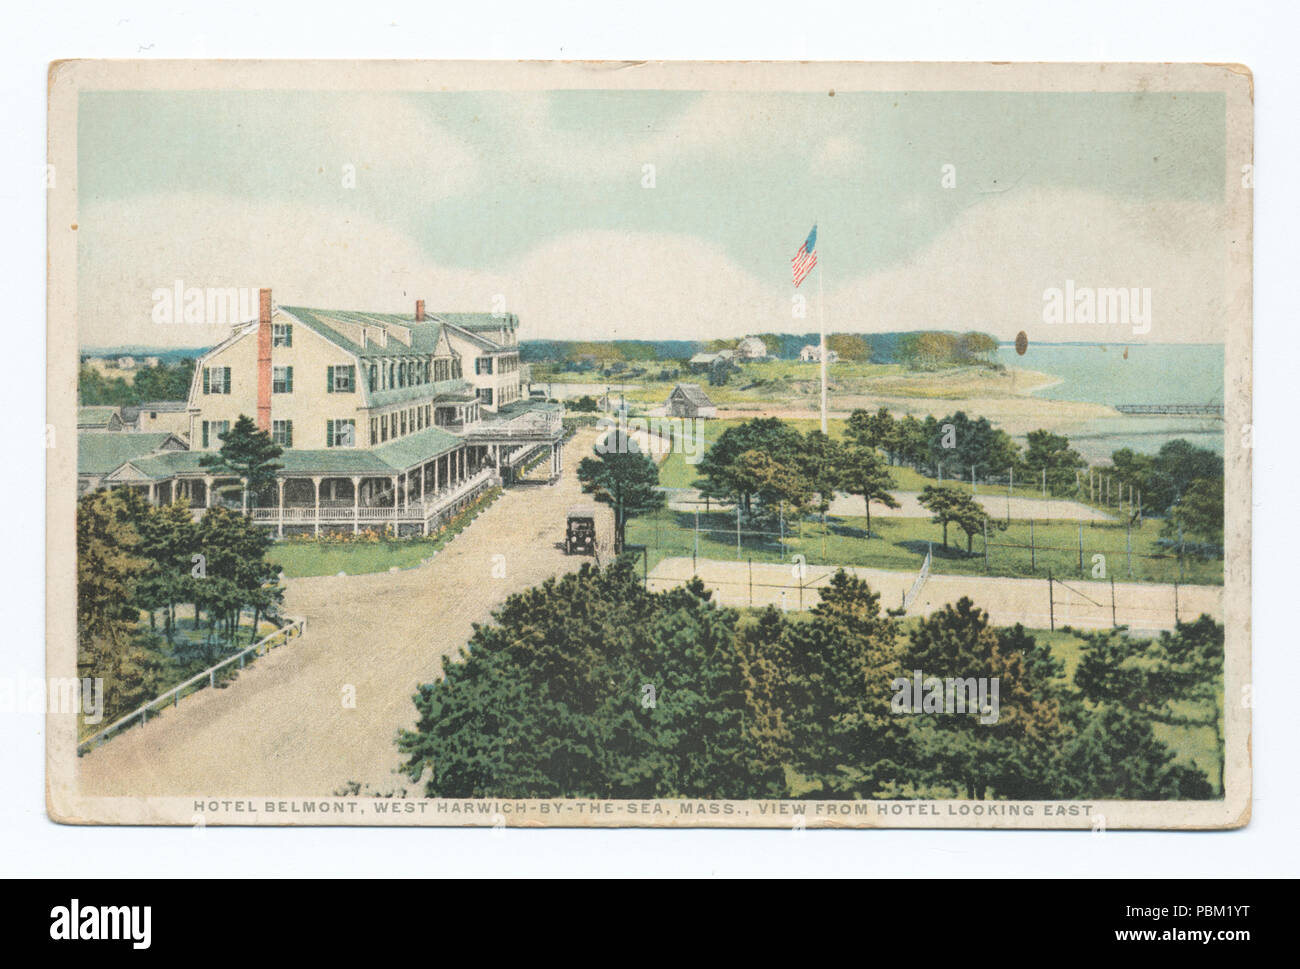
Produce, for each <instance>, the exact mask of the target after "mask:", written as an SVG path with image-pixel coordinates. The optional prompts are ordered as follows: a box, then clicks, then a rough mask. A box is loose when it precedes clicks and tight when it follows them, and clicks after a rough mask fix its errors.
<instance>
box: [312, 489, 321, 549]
mask: <svg viewBox="0 0 1300 969" xmlns="http://www.w3.org/2000/svg"><path fill="white" fill-rule="evenodd" d="M311 487H312V491H313V492H314V493H315V495H316V518H315V520H314V521H313V523H312V533H313V534H314V535H315V537H316V538H320V478H319V477H318V476H316V475H312V479H311Z"/></svg>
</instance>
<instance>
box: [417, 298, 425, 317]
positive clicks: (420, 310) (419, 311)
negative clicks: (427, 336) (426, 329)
mask: <svg viewBox="0 0 1300 969" xmlns="http://www.w3.org/2000/svg"><path fill="white" fill-rule="evenodd" d="M415 322H417V323H423V322H424V300H422V299H417V300H416V301H415Z"/></svg>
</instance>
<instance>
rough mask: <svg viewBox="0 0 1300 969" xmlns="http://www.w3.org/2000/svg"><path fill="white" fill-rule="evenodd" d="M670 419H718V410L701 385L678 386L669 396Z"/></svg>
mask: <svg viewBox="0 0 1300 969" xmlns="http://www.w3.org/2000/svg"><path fill="white" fill-rule="evenodd" d="M667 409H668V416H669V417H691V418H695V417H717V416H718V408H717V406H716V405H715V404H714V403H713V401H711V400H709V395H708V394H706V393H705V392H704V388H702V387H701V386H700V385H699V384H678V385H677V386H676V387H674V388H673V392H672V393H671V394H669V395H668V403H667Z"/></svg>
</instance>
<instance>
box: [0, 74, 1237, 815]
mask: <svg viewBox="0 0 1300 969" xmlns="http://www.w3.org/2000/svg"><path fill="white" fill-rule="evenodd" d="M1252 119H1253V91H1252V79H1251V75H1250V72H1249V71H1248V70H1247V69H1245V68H1243V67H1240V66H1236V65H1213V64H1181V65H1179V64H1175V65H1168V64H853V63H744V64H742V63H610V62H599V63H541V62H532V63H528V62H525V63H486V62H485V63H471V62H448V63H421V62H355V63H351V62H273V61H271V62H251V61H250V62H239V61H227V62H217V61H192V62H183V61H152V62H137V61H66V62H58V63H55V64H53V65H52V66H51V68H50V75H49V167H48V171H47V178H46V180H47V183H48V186H47V187H48V211H49V223H48V229H49V233H48V236H49V238H48V244H49V315H48V321H47V326H48V361H49V378H48V379H49V383H48V418H47V420H48V425H47V428H46V437H47V455H48V505H47V516H48V620H47V622H48V640H47V653H48V677H47V680H46V682H44V683H35V684H31V685H30V686H31V689H30V690H26V691H25V692H26V694H27V696H26V697H25V699H26V700H27V701H30V702H33V703H41V704H44V705H45V707H44V708H45V710H46V711H47V717H48V728H49V730H48V738H49V740H48V744H49V746H48V768H47V781H46V784H47V802H48V810H49V813H50V816H51V817H52V818H54V819H55V820H57V821H61V822H66V823H77V824H96V823H108V824H180V825H191V824H205V825H208V824H211V825H222V824H233V825H286V824H315V825H322V824H324V825H483V826H497V827H503V826H504V827H516V826H517V827H528V826H606V827H620V826H664V827H672V826H677V827H691V826H695V827H705V826H714V827H767V828H785V829H790V828H795V829H799V828H803V827H807V828H815V827H839V828H884V827H960V828H1057V829H1071V828H1072V829H1084V830H1089V829H1091V830H1105V829H1107V828H1228V827H1236V826H1240V825H1243V824H1246V823H1247V821H1248V819H1249V815H1250V803H1251V764H1250V723H1251V710H1250V707H1251V667H1250V650H1251V572H1250V549H1251V532H1250V521H1251V470H1250V469H1251V225H1252V223H1251V211H1252V164H1253V155H1252V137H1253V136H1252V123H1253V121H1252Z"/></svg>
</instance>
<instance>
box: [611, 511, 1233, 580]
mask: <svg viewBox="0 0 1300 969" xmlns="http://www.w3.org/2000/svg"><path fill="white" fill-rule="evenodd" d="M699 523H700V535H699V554H700V557H701V558H715V559H735V558H737V549H736V516H735V512H734V511H709V512H704V511H701V512H700V515H699ZM777 531H778V530H777V526H776V525H775V524H773V525H770V526H768V525H764V526H763V531H762V532H761V533H756V530H755V527H754V526H753V525H751V524H748V523H745V524H743V525H742V529H741V532H742V534H741V541H740V553H739V557H741V558H753V559H754V560H755V561H759V562H782V561H786V562H788V561H790V556H792V555H794V554H796V553H799V554H802V555H804V557H805V559H806V561H807V562H809V563H810V564H814V565H820V564H826V565H857V566H863V567H867V568H877V569H895V570H899V571H913V570H915V569H917V568H918V567H919V566H920V563H921V560H922V558H924V556H925V553H926V550H927V548H928V547H929V546H930V545H931V544H933V548H934V559H933V562H932V566H931V567H932V568H933V570H934V571H935V572H938V573H947V574H957V575H999V576H1013V577H1015V576H1020V577H1028V576H1035V575H1037V576H1042V577H1046V575H1047V572H1048V570H1049V569H1050V570H1051V571H1052V574H1053V575H1055V576H1057V577H1059V578H1062V579H1069V578H1070V577H1072V576H1073V577H1078V575H1079V552H1078V541H1079V523H1077V522H1066V521H1051V522H1036V523H1034V525H1033V529H1032V531H1033V542H1034V545H1035V551H1034V554H1033V561H1032V563H1031V555H1030V549H1029V544H1030V531H1031V529H1030V524H1029V523H1028V522H1015V521H1013V522H1012V523H1011V525H1010V527H1009V528H1007V529H1006V530H1005V531H1003V530H1002V529H1001V528H990V531H989V565H988V570H987V571H986V570H985V566H984V554H983V538H982V536H979V535H977V536H976V537H975V540H974V542H973V544H972V549H973V553H972V554H970V555H968V554H967V553H966V536H965V534H964V533H962V532H960V531H959V530H958V529H957V528H956V527H955V526H950V527H949V529H948V543H949V545H948V548H947V549H946V550H945V549H944V548H943V546H942V544H941V542H942V537H943V532H942V529H941V528H940V527H939V526H938V525H935V524H933V523H932V522H931V521H930V520H929V519H927V518H880V517H876V518H873V519H872V522H871V538H869V539H868V538H866V537H865V535H866V518H865V517H850V516H845V517H837V516H832V517H830V518H828V520H827V528H826V530H825V532H824V533H823V530H822V525H821V522H820V521H817V520H814V519H809V520H807V521H804V522H803V523H802V524H799V523H797V522H787V523H786V537H785V542H784V545H783V544H782V542H781V540H780V536H779V534H778V533H777ZM1158 531H1159V524H1158V523H1156V522H1146V523H1145V524H1144V525H1143V526H1142V527H1140V528H1135V529H1134V530H1133V557H1132V561H1133V572H1132V579H1131V581H1135V582H1164V583H1170V582H1177V581H1180V579H1179V571H1178V560H1177V557H1176V556H1175V555H1172V554H1170V553H1168V552H1165V551H1163V550H1162V549H1159V548H1158V547H1157V546H1156V545H1155V539H1156V537H1157V535H1158ZM627 541H628V542H631V543H633V544H638V545H646V546H647V547H648V549H649V557H650V567H651V568H654V566H655V565H657V564H658V563H659V562H660V561H661V560H663V559H664V558H670V557H675V556H681V557H687V558H689V557H690V555H691V553H692V551H693V550H694V548H695V542H696V538H695V514H694V513H693V512H686V511H675V510H672V509H663V510H661V511H660V512H658V513H657V514H654V515H648V516H644V517H641V518H635V519H632V520H631V521H629V522H628V526H627ZM1095 554H1102V555H1105V556H1106V570H1107V572H1106V574H1107V576H1108V577H1113V578H1114V579H1115V580H1116V581H1130V578H1129V570H1128V559H1127V556H1126V554H1125V534H1124V527H1123V526H1122V525H1119V524H1114V523H1109V522H1095V523H1093V522H1085V523H1083V563H1084V569H1085V573H1086V575H1087V576H1088V577H1091V575H1092V569H1093V560H1092V556H1093V555H1095ZM1181 581H1182V582H1185V583H1194V584H1200V585H1222V584H1223V562H1222V560H1221V559H1213V560H1209V561H1204V560H1201V559H1195V558H1191V557H1188V558H1187V560H1186V561H1185V562H1184V568H1183V577H1182V579H1181Z"/></svg>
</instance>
